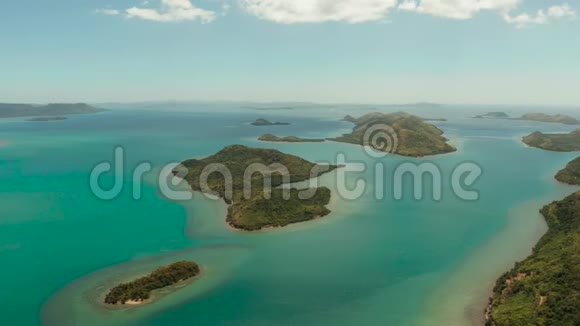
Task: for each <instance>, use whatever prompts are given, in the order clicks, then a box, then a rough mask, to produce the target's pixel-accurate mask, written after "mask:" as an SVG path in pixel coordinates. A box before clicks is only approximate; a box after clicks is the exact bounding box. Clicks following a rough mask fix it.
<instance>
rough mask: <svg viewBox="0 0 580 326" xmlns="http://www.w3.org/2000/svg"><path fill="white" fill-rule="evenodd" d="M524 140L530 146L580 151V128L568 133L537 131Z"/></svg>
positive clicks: (561, 150)
mask: <svg viewBox="0 0 580 326" xmlns="http://www.w3.org/2000/svg"><path fill="white" fill-rule="evenodd" d="M522 141H523V142H524V143H525V144H526V145H528V146H532V147H537V148H541V149H545V150H548V151H555V152H575V151H580V129H576V130H574V131H572V132H570V133H567V134H544V133H541V132H539V131H536V132H534V133H532V134H530V135H528V136H526V137H524V138H523V139H522Z"/></svg>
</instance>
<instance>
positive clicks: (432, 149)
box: [328, 112, 456, 157]
mask: <svg viewBox="0 0 580 326" xmlns="http://www.w3.org/2000/svg"><path fill="white" fill-rule="evenodd" d="M343 120H344V121H349V122H352V123H354V124H355V127H354V129H353V131H352V132H351V133H350V134H344V135H342V136H340V137H336V138H328V140H332V141H337V142H343V143H350V144H357V145H364V144H363V143H364V141H365V140H364V139H363V138H364V136H365V132H366V131H367V130H369V128H371V127H373V126H374V125H378V124H384V125H388V126H390V127H391V128H392V129H393V130H394V132H395V133H396V138H397V139H396V140H397V146H396V148H394V153H393V154H397V155H402V156H411V157H423V156H428V155H437V154H445V153H451V152H454V151H456V149H455V148H454V147H452V146H451V145H449V144H447V141H448V140H447V138H445V137H443V136H442V135H443V131H441V129H439V128H437V127H435V126H433V125H431V124H428V123H426V122H425V121H424V120H423V119H422V118H420V117H417V116H414V115H411V114H408V113H405V112H396V113H390V114H385V113H379V112H375V113H369V114H365V115H363V116H362V117H359V118H354V117H352V116H350V115H348V116H346V117H344V119H343ZM369 145H371V146H372V145H373V144H369ZM375 149H377V150H384V149H382V148H375Z"/></svg>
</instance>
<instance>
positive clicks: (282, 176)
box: [174, 145, 338, 231]
mask: <svg viewBox="0 0 580 326" xmlns="http://www.w3.org/2000/svg"><path fill="white" fill-rule="evenodd" d="M214 163H217V164H223V166H225V168H227V170H228V171H229V173H231V177H232V178H231V182H226V179H225V178H224V176H223V175H221V174H220V173H218V172H215V173H211V174H210V175H209V176H208V178H207V183H206V184H207V188H206V189H202V186H201V184H200V180H201V176H202V171H203V170H204V168H206V167H207V166H209V165H210V164H214ZM255 163H258V164H262V166H260V167H256V166H254V167H256V169H255V173H253V174H252V175H251V178H249V182H248V184H246V185H245V186H246V187H244V175H245V173H246V171H247V170H248V167H249V166H250V165H252V164H255ZM181 165H182V166H183V167H185V168H186V171H187V175H186V176H185V177H184V179H185V180H186V181H187V183H188V184H189V185H190V186H191V188H192V190H193V191H200V192H210V193H212V194H214V195H216V196H219V197H220V198H223V199H224V200H225V201H226V203H227V204H229V205H230V206H229V208H228V214H227V222H228V223H229V224H230V226H232V227H234V228H237V229H241V230H246V231H257V230H260V229H263V228H271V227H282V226H286V225H288V224H292V223H298V222H303V221H308V220H312V219H315V218H319V217H323V216H326V215H328V214H329V213H330V211H329V210H328V209H327V208H326V205H328V203H329V202H330V195H331V194H330V190H329V189H328V188H325V187H319V188H313V189H301V190H297V189H292V190H291V191H288V193H289V198H284V194H285V190H283V189H281V188H279V187H280V186H282V185H284V184H288V183H296V182H301V181H305V180H309V179H311V178H316V177H318V176H320V175H322V174H324V173H327V172H330V171H332V170H334V169H336V168H338V166H336V165H318V164H315V163H311V162H308V161H306V160H304V159H302V158H300V157H296V156H293V155H288V154H284V153H282V152H280V151H277V150H273V149H259V148H250V147H246V146H242V145H232V146H228V147H225V148H224V149H223V150H221V151H220V152H218V153H216V154H214V155H212V156H210V157H207V158H205V159H201V160H197V159H193V160H187V161H184V162H182V163H181ZM285 169H287V170H286V171H284V170H285ZM179 171H180V167H177V168H176V169H175V170H174V174H176V175H177V174H178V173H179ZM267 177H269V178H271V184H272V187H271V189H270V187H264V179H265V178H267ZM244 188H245V189H247V190H248V189H250V190H251V191H248V192H249V193H248V194H247V195H249V196H248V197H247V196H245V195H244ZM228 189H231V190H232V193H231V194H228ZM305 192H310V193H312V194H313V195H312V196H306V197H307V198H303V197H302V196H299V195H300V194H304V193H305ZM267 193H270V195H271V198H270V199H267V198H266V194H267Z"/></svg>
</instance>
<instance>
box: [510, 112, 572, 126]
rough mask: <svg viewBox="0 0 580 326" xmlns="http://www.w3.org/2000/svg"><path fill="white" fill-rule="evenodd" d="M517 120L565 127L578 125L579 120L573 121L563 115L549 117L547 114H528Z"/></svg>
mask: <svg viewBox="0 0 580 326" xmlns="http://www.w3.org/2000/svg"><path fill="white" fill-rule="evenodd" d="M518 120H527V121H539V122H550V123H563V124H566V125H577V124H580V120H578V119H575V118H573V117H571V116H568V115H564V114H555V115H549V114H544V113H528V114H524V115H523V116H522V117H521V118H519V119H518Z"/></svg>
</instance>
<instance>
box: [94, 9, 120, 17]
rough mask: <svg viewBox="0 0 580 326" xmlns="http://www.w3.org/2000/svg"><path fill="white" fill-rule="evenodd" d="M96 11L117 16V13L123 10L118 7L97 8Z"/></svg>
mask: <svg viewBox="0 0 580 326" xmlns="http://www.w3.org/2000/svg"><path fill="white" fill-rule="evenodd" d="M95 12H96V13H97V14H102V15H109V16H116V15H120V14H121V12H120V11H119V10H117V9H97V10H95Z"/></svg>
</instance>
